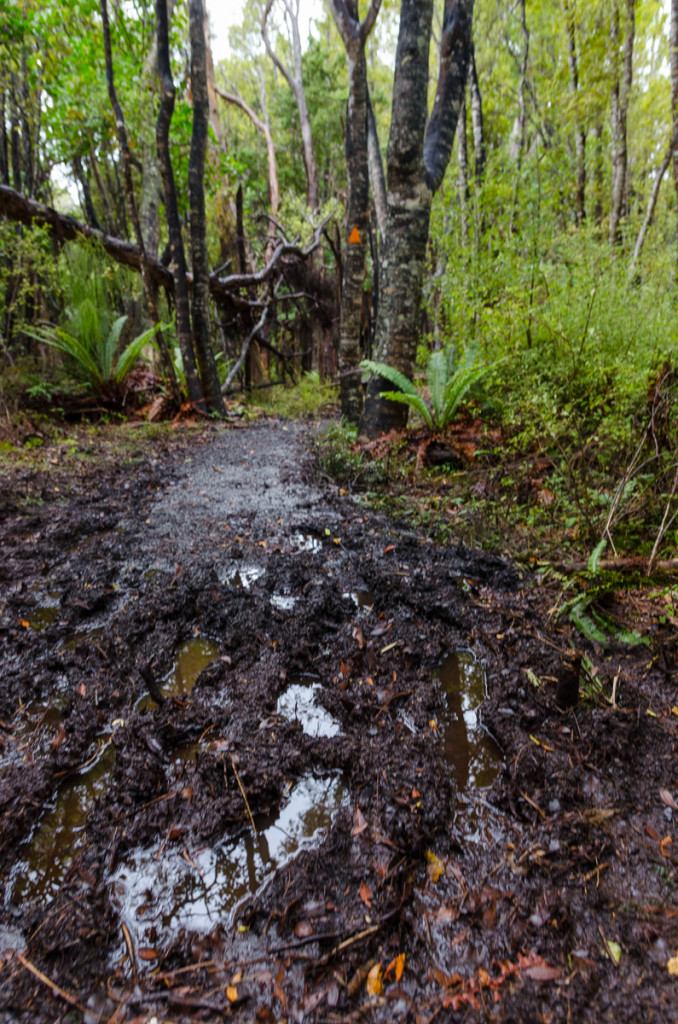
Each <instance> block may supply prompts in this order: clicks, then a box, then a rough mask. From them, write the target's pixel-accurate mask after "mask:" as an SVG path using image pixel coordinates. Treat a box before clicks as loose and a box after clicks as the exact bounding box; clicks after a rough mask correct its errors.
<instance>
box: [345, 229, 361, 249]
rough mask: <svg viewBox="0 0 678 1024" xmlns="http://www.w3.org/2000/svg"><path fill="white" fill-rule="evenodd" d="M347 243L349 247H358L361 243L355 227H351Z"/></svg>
mask: <svg viewBox="0 0 678 1024" xmlns="http://www.w3.org/2000/svg"><path fill="white" fill-rule="evenodd" d="M348 241H349V244H350V245H360V243H361V242H362V238H361V237H360V232H359V231H358V229H357V227H355V226H354V227H353V231H352V232H351V234H350V235H349V236H348Z"/></svg>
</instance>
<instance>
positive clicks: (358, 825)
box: [351, 807, 367, 836]
mask: <svg viewBox="0 0 678 1024" xmlns="http://www.w3.org/2000/svg"><path fill="white" fill-rule="evenodd" d="M366 828H367V822H366V821H365V817H364V815H363V812H362V811H361V810H360V808H359V807H356V809H355V811H354V812H353V831H352V832H351V835H352V836H359V835H362V833H363V832H364V831H365V829H366Z"/></svg>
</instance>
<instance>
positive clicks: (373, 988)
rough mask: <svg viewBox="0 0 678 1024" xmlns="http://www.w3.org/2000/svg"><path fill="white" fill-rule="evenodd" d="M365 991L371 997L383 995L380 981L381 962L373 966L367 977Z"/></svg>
mask: <svg viewBox="0 0 678 1024" xmlns="http://www.w3.org/2000/svg"><path fill="white" fill-rule="evenodd" d="M367 991H368V994H369V995H371V996H380V995H383V992H384V984H383V982H382V980H381V962H380V963H378V964H375V965H374V967H373V968H372V970H371V971H370V973H369V974H368V975H367Z"/></svg>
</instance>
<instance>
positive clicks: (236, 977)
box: [231, 971, 242, 985]
mask: <svg viewBox="0 0 678 1024" xmlns="http://www.w3.org/2000/svg"><path fill="white" fill-rule="evenodd" d="M241 981H242V971H238V972H237V973H236V974H234V975H233V977H232V978H231V985H238V984H239V983H240V982H241Z"/></svg>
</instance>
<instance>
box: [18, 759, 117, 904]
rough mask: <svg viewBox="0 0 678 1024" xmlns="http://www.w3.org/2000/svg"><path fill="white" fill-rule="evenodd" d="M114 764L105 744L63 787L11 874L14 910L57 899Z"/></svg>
mask: <svg viewBox="0 0 678 1024" xmlns="http://www.w3.org/2000/svg"><path fill="white" fill-rule="evenodd" d="M114 763H115V750H114V748H113V745H112V743H111V742H105V743H103V744H102V746H101V749H100V750H99V752H98V753H97V755H96V758H95V760H94V761H93V763H92V764H91V765H89V766H88V767H87V768H85V769H83V770H82V771H81V772H79V773H78V775H77V776H76V778H75V779H73V780H72V781H71V782H67V783H65V784H64V785H63V786H62V787H61V788H60V790H59V792H58V794H57V797H56V800H55V803H54V806H53V808H52V809H51V810H49V811H48V812H47V814H46V815H45V816H44V818H43V819H42V821H41V822H40V823H39V824H38V825H37V826H36V828H35V830H34V833H33V835H32V836H31V837H30V838H29V840H28V843H27V850H26V851H25V853H24V856H23V857H22V859H20V860H19V862H18V863H17V864H16V866H15V867H14V869H13V870H12V872H11V874H10V879H9V885H8V890H7V898H8V899H9V901H10V903H11V904H12V905H13V906H14V907H20V906H21V904H22V903H24V902H26V901H31V900H38V901H40V902H41V903H49V902H50V901H51V900H53V899H54V898H55V897H56V895H57V894H58V892H59V889H60V888H61V885H62V884H63V881H64V878H65V877H66V874H67V872H68V869H69V868H70V866H71V864H72V863H73V859H74V857H75V855H76V854H77V853H78V852H79V851H80V850H81V849H82V845H83V841H84V830H85V825H86V822H87V818H88V817H89V814H90V813H91V811H92V808H93V807H94V804H95V802H96V801H97V800H98V799H100V798H101V797H102V796H104V794H105V793H106V790H107V789H108V787H109V786H110V779H111V773H112V771H113V766H114Z"/></svg>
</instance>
